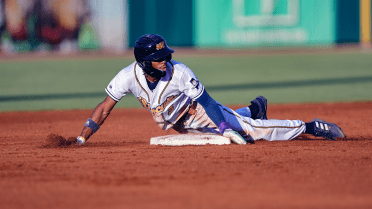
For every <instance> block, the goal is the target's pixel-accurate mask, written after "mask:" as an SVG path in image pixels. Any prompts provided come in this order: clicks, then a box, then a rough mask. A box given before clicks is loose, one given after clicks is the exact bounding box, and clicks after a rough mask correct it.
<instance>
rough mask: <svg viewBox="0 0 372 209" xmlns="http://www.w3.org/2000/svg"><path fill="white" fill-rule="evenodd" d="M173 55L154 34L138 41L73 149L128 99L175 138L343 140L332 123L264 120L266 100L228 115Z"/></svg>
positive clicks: (158, 36)
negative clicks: (303, 136)
mask: <svg viewBox="0 0 372 209" xmlns="http://www.w3.org/2000/svg"><path fill="white" fill-rule="evenodd" d="M173 52H174V50H172V49H171V48H169V47H168V46H167V44H166V42H165V40H164V38H163V37H161V36H160V35H157V34H147V35H143V36H141V37H140V38H139V39H138V40H137V42H136V43H135V46H134V56H135V58H136V62H133V63H132V64H131V65H129V66H128V67H126V68H124V69H122V70H121V71H120V72H119V73H118V74H117V75H116V76H115V77H114V78H113V79H112V80H111V82H110V83H109V84H108V86H107V87H106V89H105V90H106V93H107V94H108V96H107V97H106V99H105V100H104V101H103V102H101V103H100V104H98V105H97V107H96V108H95V109H94V111H93V113H92V115H91V116H90V118H89V119H88V120H87V121H86V123H85V125H84V128H83V130H82V132H81V134H80V136H78V137H77V143H78V144H80V145H82V144H84V143H85V142H86V141H87V140H88V139H89V137H90V136H91V135H92V134H94V133H95V132H96V131H97V130H98V129H99V128H100V126H101V125H102V124H103V122H104V121H105V119H106V118H107V117H108V116H109V114H110V111H111V110H112V109H113V108H114V106H115V104H116V103H117V102H118V101H120V99H121V98H122V97H124V96H125V95H127V94H129V93H132V94H134V96H135V97H136V98H137V99H138V101H139V102H140V103H141V104H142V106H143V107H144V108H146V109H148V110H149V111H150V112H151V114H152V116H153V118H154V120H155V122H156V123H157V124H158V126H160V128H162V129H163V130H168V129H170V128H173V129H174V130H176V131H177V132H179V133H214V134H220V135H223V136H225V137H228V138H229V139H230V140H231V141H232V142H235V143H236V144H247V142H254V140H258V139H264V140H269V141H274V140H291V139H294V138H296V137H297V136H299V135H300V134H312V135H314V136H321V137H323V138H326V139H330V140H334V139H336V138H338V137H341V138H343V137H345V134H344V133H343V132H342V130H341V128H340V127H338V126H337V125H336V124H334V123H329V122H326V121H323V120H320V119H314V120H313V121H311V122H309V123H305V122H303V121H301V120H268V119H267V117H266V110H267V100H266V99H265V97H263V96H259V97H257V98H255V99H254V100H253V101H251V105H250V106H248V107H243V108H240V109H237V110H232V109H230V108H228V107H225V106H224V105H222V104H220V103H218V102H216V101H215V100H213V99H212V98H211V97H210V96H209V94H208V93H207V91H206V89H205V88H204V86H203V84H202V83H201V82H200V81H199V80H198V78H197V77H196V76H195V74H194V73H193V72H192V71H191V70H190V69H189V68H188V67H187V66H186V65H185V64H183V63H180V62H177V61H174V60H172V53H173Z"/></svg>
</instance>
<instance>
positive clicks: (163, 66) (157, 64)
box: [151, 58, 167, 71]
mask: <svg viewBox="0 0 372 209" xmlns="http://www.w3.org/2000/svg"><path fill="white" fill-rule="evenodd" d="M151 63H152V67H153V68H155V69H158V70H162V71H166V70H167V61H166V60H165V58H161V59H158V60H154V61H151Z"/></svg>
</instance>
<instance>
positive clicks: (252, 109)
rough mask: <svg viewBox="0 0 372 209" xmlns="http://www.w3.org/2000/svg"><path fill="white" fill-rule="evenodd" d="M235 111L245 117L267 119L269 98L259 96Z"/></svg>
mask: <svg viewBox="0 0 372 209" xmlns="http://www.w3.org/2000/svg"><path fill="white" fill-rule="evenodd" d="M235 112H236V113H238V114H239V115H241V116H244V117H250V118H253V119H261V120H267V116H266V113H267V99H266V98H265V97H263V96H258V97H256V98H255V99H254V100H252V101H251V105H249V106H247V107H243V108H240V109H237V110H235Z"/></svg>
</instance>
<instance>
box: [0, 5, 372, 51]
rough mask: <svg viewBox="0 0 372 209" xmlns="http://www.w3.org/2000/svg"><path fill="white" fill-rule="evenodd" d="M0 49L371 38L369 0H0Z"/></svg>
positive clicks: (226, 44) (231, 44)
mask: <svg viewBox="0 0 372 209" xmlns="http://www.w3.org/2000/svg"><path fill="white" fill-rule="evenodd" d="M0 8H1V9H0V50H1V51H3V52H6V53H15V52H28V51H45V50H56V51H62V52H71V51H77V50H83V51H86V50H101V49H104V50H109V51H115V52H121V51H125V50H126V49H127V48H128V47H133V45H134V43H135V41H136V39H137V38H138V37H139V36H141V35H143V34H146V33H157V34H160V35H162V36H163V37H164V38H165V39H166V40H167V42H168V44H169V45H170V46H195V47H234V48H235V47H244V48H250V47H262V46H314V45H334V44H338V43H360V42H362V43H367V44H369V43H370V41H371V0H101V1H100V0H0Z"/></svg>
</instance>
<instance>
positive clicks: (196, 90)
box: [180, 66, 204, 100]
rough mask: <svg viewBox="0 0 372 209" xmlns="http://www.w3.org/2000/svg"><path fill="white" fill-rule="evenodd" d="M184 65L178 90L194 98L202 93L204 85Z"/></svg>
mask: <svg viewBox="0 0 372 209" xmlns="http://www.w3.org/2000/svg"><path fill="white" fill-rule="evenodd" d="M184 67H185V69H184V72H183V75H182V76H181V79H180V90H181V91H182V92H183V93H185V95H186V96H188V97H190V98H191V99H193V100H196V99H197V98H199V97H200V96H201V95H202V94H203V92H204V86H203V84H202V83H201V82H200V81H199V80H198V78H197V77H196V76H195V74H194V73H193V72H192V71H191V70H190V68H188V67H187V66H184Z"/></svg>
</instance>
